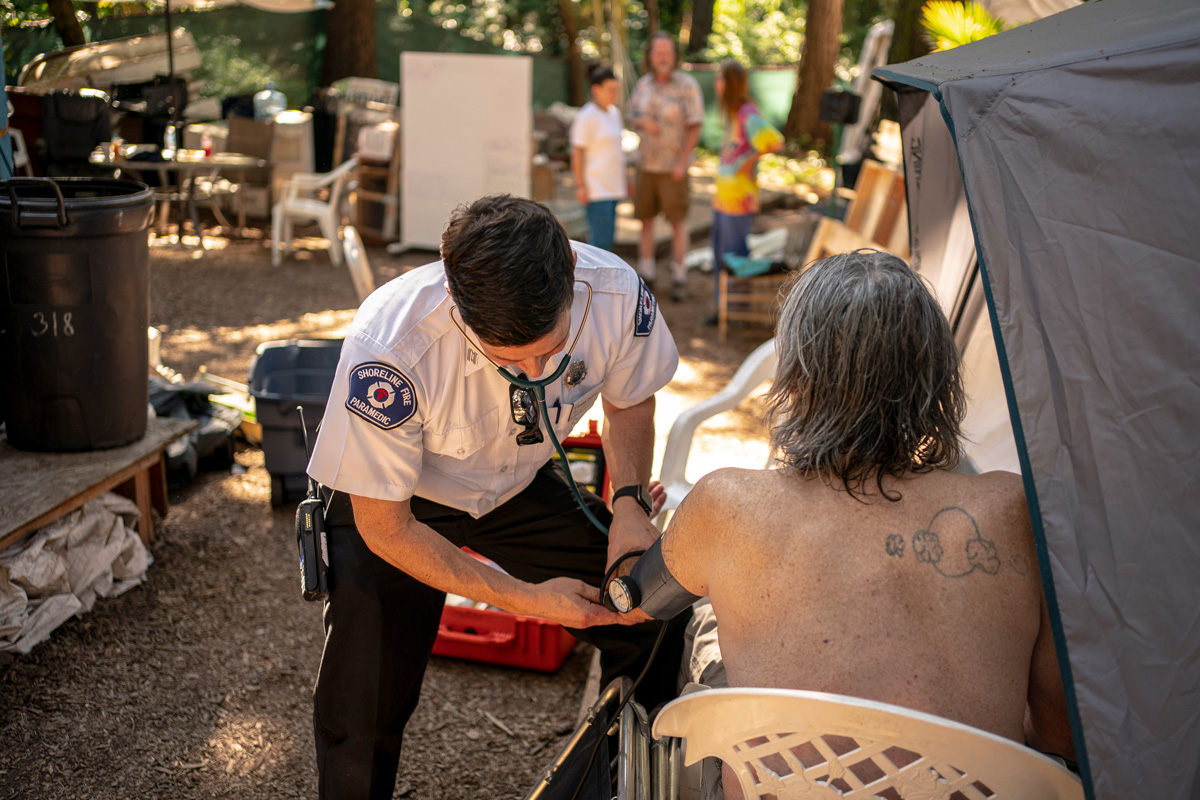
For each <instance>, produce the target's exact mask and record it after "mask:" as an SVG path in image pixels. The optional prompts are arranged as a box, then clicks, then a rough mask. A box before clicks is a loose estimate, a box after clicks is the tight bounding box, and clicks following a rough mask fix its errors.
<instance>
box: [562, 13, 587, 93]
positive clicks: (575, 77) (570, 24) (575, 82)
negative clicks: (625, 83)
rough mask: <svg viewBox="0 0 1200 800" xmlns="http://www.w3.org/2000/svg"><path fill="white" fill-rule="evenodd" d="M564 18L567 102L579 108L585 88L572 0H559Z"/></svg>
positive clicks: (576, 21) (577, 25) (577, 27)
mask: <svg viewBox="0 0 1200 800" xmlns="http://www.w3.org/2000/svg"><path fill="white" fill-rule="evenodd" d="M558 14H559V16H560V17H562V24H563V36H565V37H566V40H567V102H569V103H570V104H571V105H573V106H575V107H576V108H578V107H579V106H582V105H583V104H584V103H585V102H587V101H586V100H585V99H584V88H583V59H582V58H581V57H580V55H579V19H578V17H576V16H575V4H574V3H572V2H571V0H558Z"/></svg>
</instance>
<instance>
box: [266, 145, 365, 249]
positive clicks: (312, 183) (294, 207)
mask: <svg viewBox="0 0 1200 800" xmlns="http://www.w3.org/2000/svg"><path fill="white" fill-rule="evenodd" d="M357 167H358V159H357V158H349V159H347V160H346V161H345V162H344V163H343V164H342V165H341V166H340V167H338V168H337V169H335V170H332V171H331V172H326V173H323V174H317V175H315V174H311V173H306V172H297V173H295V174H293V175H292V176H291V177H290V178H288V179H287V181H286V182H284V184H283V188H282V189H281V191H280V197H279V201H278V202H277V203H275V205H274V207H273V208H272V209H271V263H272V264H273V265H275V266H279V265H280V263H282V261H283V250H286V251H287V252H289V253H290V252H291V250H292V228H293V226H294V225H295V223H296V222H316V223H317V224H318V225H319V226H320V228H321V235H322V236H324V237H325V238H326V239H328V240H329V258H330V260H331V261H333V264H334V266H341V264H342V247H341V245H340V243H339V242H340V240H339V238H338V224H339V223H340V222H341V200H342V190H343V189H344V188H345V185H346V181H347V180H349V179H350V177H351V176H352V175H353V173H354V170H355V169H356V168H357ZM280 244H282V245H283V249H282V250H281V248H280Z"/></svg>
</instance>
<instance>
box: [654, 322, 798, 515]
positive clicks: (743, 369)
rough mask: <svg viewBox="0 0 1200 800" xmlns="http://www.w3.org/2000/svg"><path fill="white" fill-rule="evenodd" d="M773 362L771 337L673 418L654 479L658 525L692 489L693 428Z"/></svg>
mask: <svg viewBox="0 0 1200 800" xmlns="http://www.w3.org/2000/svg"><path fill="white" fill-rule="evenodd" d="M775 362H776V357H775V340H774V339H768V340H767V341H765V342H763V343H762V344H760V345H759V346H758V347H756V348H755V349H754V352H752V353H750V355H748V356H746V360H745V361H743V362H742V365H741V366H740V367H738V368H737V372H735V373H734V374H733V377H732V378H731V379H730V380H729V384H728V385H727V386H726V387H725V388H724V389H722V390H721V391H719V392H717V393H716V394H714V395H713V396H712V397H710V398H708V399H707V400H704V401H702V402H701V403H699V404H698V405H696V406H694V407H692V408H689V409H688V410H687V411H684V412H683V413H682V414H680V415H679V416H678V417H676V418H675V422H674V423H672V425H671V430H670V432H669V433H668V434H667V445H666V448H665V449H664V450H663V460H662V468H661V469H659V471H658V479H659V481H661V482H662V485H663V486H664V487H665V488H666V490H667V499H666V501H665V502H664V503H663V507H662V511H660V512H659V514H658V516H657V517H656V518H655V524H656V525H658V527H659V529H662V527H663V526H664V525H665V524H666V519H667V516H668V514H667V512H669V511H673V510H675V509H676V508H678V507H679V504H680V502H682V501H683V498H684V497H686V496H687V493H688V492H690V491H691V490H692V483H690V482H689V481H688V479H687V477H686V473H687V462H688V454H689V453H690V452H691V449H692V438H693V437H694V436H695V435H696V428H698V427H700V423H702V422H704V421H705V420H706V419H708V418H709V417H715V416H716V415H717V414H720V413H721V412H723V411H728V410H729V409H731V408H733V407H735V406H736V405H737V404H738V403H740V402H742V400H743V399H744V398H746V397H747V396H748V395H749V394H750V392H752V391H754V390H755V389H756V388H757V387H758V385H759V384H761V383H762V382H763V381H765V380H767V379H768V378H770V377H771V376H772V375H773V374H774V373H775Z"/></svg>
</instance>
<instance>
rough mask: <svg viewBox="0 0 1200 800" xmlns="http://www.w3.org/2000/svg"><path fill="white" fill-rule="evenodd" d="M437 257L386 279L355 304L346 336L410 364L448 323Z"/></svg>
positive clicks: (411, 364) (447, 297)
mask: <svg viewBox="0 0 1200 800" xmlns="http://www.w3.org/2000/svg"><path fill="white" fill-rule="evenodd" d="M445 280H446V277H445V271H444V270H443V269H442V264H441V262H440V261H438V262H434V263H432V264H426V265H425V266H422V267H418V268H416V269H413V270H410V271H408V272H406V273H404V274H403V275H401V276H399V277H397V278H394V279H392V280H391V281H388V282H387V283H386V284H384V285H383V286H382V287H380V289H379V290H377V291H375V292H373V293H372V294H371V295H370V297H368V298H367V299H366V301H364V302H363V304H362V305H361V306H360V307H359V310H358V312H357V313H356V314H355V315H354V321H353V322H352V323H351V325H350V329H349V331H348V332H347V337H346V338H347V339H351V340H355V341H357V342H358V343H359V345H360V346H361V347H364V348H366V349H369V350H371V351H375V352H377V353H379V355H381V356H382V355H385V354H386V355H387V356H389V360H395V361H396V362H397V363H398V364H400V365H401V366H403V367H408V368H411V367H413V366H415V365H416V363H417V362H418V361H420V359H421V358H422V357H424V355H425V354H426V352H427V351H428V350H429V348H430V347H431V346H432V345H433V344H434V342H436V341H437V340H438V339H440V338H441V337H442V336H443V335H444V334H445V332H446V329H447V328H448V326H449V325H450V322H449V317H448V315H447V314H446V313H445V306H446V305H447V304H448V303H449V296H448V295H447V293H446V290H445V286H444V283H445Z"/></svg>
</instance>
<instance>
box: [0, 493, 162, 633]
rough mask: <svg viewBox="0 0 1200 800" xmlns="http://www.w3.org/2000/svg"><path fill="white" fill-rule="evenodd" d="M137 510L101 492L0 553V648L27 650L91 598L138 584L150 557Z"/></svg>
mask: <svg viewBox="0 0 1200 800" xmlns="http://www.w3.org/2000/svg"><path fill="white" fill-rule="evenodd" d="M139 516H140V514H139V512H138V508H137V506H136V505H134V504H133V503H132V502H131V501H129V500H126V499H125V498H124V497H121V496H119V495H115V494H112V493H108V494H103V495H101V496H100V497H98V498H96V499H95V500H91V501H89V502H87V503H85V504H84V505H83V507H82V508H80V509H77V510H75V511H72V512H71V513H70V514H67V515H66V516H65V517H63V518H62V519H59V520H57V521H56V522H52V523H50V524H49V525H47V526H45V527H44V528H39V529H38V530H37V531H35V532H34V533H33V534H31V535H30V536H29V538H28V539H26V540H25V541H24V542H22V543H20V544H18V545H14V546H12V547H10V548H8V549H7V550H5V551H4V552H3V553H0V651H12V652H16V653H28V652H29V651H30V650H32V649H33V647H34V645H36V644H37V643H38V642H41V641H42V640H44V639H45V638H46V637H47V636H49V635H50V632H51V631H53V630H54V629H55V628H57V627H58V626H59V625H61V624H63V623H64V622H66V621H67V620H68V619H70V618H71V616H72V615H82V614H85V613H87V612H88V611H90V610H91V608H92V605H93V604H94V603H95V602H96V598H97V597H116V596H117V595H119V594H122V593H123V592H125V591H127V590H129V589H132V588H133V587H134V586H137V585H138V584H139V583H141V582H142V579H143V578H144V577H145V575H146V569H147V568H148V567H149V566H150V561H151V558H150V554H149V552H147V550H146V547H145V545H143V544H142V540H141V538H139V537H138V534H137V530H136V523H137V519H138V517H139Z"/></svg>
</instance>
